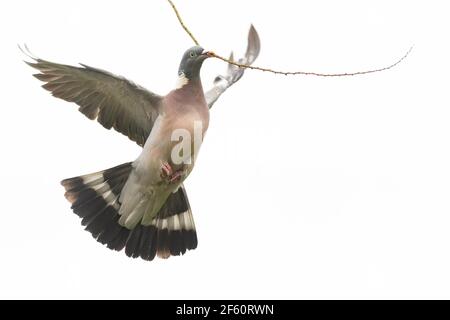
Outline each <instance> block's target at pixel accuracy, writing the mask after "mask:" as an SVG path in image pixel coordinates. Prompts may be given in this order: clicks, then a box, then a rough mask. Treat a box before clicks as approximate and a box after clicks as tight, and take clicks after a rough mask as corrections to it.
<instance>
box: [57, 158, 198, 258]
mask: <svg viewBox="0 0 450 320" xmlns="http://www.w3.org/2000/svg"><path fill="white" fill-rule="evenodd" d="M131 170H132V164H131V163H130V162H129V163H124V164H122V165H119V166H116V167H114V168H110V169H107V170H104V171H100V172H96V173H92V174H88V175H84V176H80V177H75V178H70V179H65V180H63V181H62V182H61V184H62V185H63V186H64V188H65V189H66V193H65V197H66V198H67V200H69V202H71V203H72V210H73V211H74V213H75V214H77V215H78V216H79V217H80V218H81V224H82V225H83V226H85V229H86V230H87V231H89V232H90V233H91V234H92V236H93V237H94V238H95V239H96V240H97V241H98V242H100V243H102V244H105V245H106V246H107V247H108V248H109V249H112V250H116V251H120V250H122V249H124V248H125V254H126V255H127V256H129V257H132V258H137V257H141V258H142V259H144V260H149V261H150V260H153V259H154V258H155V256H158V257H160V258H168V257H170V256H175V255H182V254H184V253H186V251H187V250H192V249H195V248H196V247H197V234H196V231H195V225H194V220H193V217H192V212H191V209H190V206H189V202H188V199H187V195H186V191H185V190H184V187H183V186H181V187H180V188H179V189H178V191H177V192H175V193H172V194H171V195H170V196H169V197H168V199H167V200H166V203H165V204H164V205H163V207H162V208H161V209H160V210H159V212H158V214H157V216H156V218H154V220H153V221H151V224H150V225H147V226H144V225H142V224H138V225H137V226H136V227H134V228H133V229H131V230H130V229H127V228H125V227H123V226H122V225H120V223H119V219H120V215H119V209H120V201H119V197H120V193H121V191H122V189H123V187H124V185H125V183H126V181H127V179H128V176H129V175H130V172H131Z"/></svg>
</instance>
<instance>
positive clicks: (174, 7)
mask: <svg viewBox="0 0 450 320" xmlns="http://www.w3.org/2000/svg"><path fill="white" fill-rule="evenodd" d="M167 1H168V2H169V4H170V5H171V6H172V9H173V11H174V12H175V14H176V16H177V18H178V21H179V22H180V25H181V26H182V27H183V29H184V31H186V33H187V34H188V35H189V36H190V37H191V39H192V40H193V41H194V43H195V44H196V45H199V42H198V41H197V39H195V37H194V35H193V34H192V32H191V31H190V30H189V28H188V27H187V26H186V25H185V24H184V22H183V19H182V18H181V15H180V13H179V12H178V10H177V7H176V6H175V4H174V3H173V2H172V0H167ZM412 49H413V47H411V48H409V50H408V51H407V52H406V53H405V55H404V56H403V57H401V58H400V59H399V60H397V61H396V62H395V63H393V64H391V65H389V66H387V67H382V68H378V69H372V70H364V71H356V72H344V73H319V72H307V71H279V70H273V69H269V68H263V67H257V66H250V65H247V64H242V63H238V62H235V61H232V60H230V59H227V58H224V57H222V56H220V55H218V54H216V53H214V52H210V55H211V56H213V57H215V58H217V59H220V60H222V61H225V62H227V63H229V64H232V65H235V66H237V67H239V68H245V69H252V70H259V71H264V72H271V73H273V74H281V75H285V76H289V75H304V76H317V77H348V76H358V75H363V74H369V73H375V72H381V71H386V70H389V69H392V68H394V67H395V66H397V65H398V64H400V63H401V62H402V61H403V60H405V59H406V57H408V55H409V54H410V53H411V51H412Z"/></svg>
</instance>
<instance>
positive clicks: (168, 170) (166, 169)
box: [161, 162, 173, 179]
mask: <svg viewBox="0 0 450 320" xmlns="http://www.w3.org/2000/svg"><path fill="white" fill-rule="evenodd" d="M172 174H173V170H172V167H171V166H170V164H168V163H167V162H161V178H163V179H165V178H168V177H170V176H171V175H172Z"/></svg>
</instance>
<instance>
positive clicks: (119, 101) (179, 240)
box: [26, 26, 260, 261]
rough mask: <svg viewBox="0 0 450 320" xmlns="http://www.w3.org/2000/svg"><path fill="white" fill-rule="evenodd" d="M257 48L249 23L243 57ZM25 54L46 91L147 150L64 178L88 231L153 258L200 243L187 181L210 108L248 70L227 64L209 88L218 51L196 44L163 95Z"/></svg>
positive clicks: (93, 71) (116, 246) (249, 60)
mask: <svg viewBox="0 0 450 320" xmlns="http://www.w3.org/2000/svg"><path fill="white" fill-rule="evenodd" d="M259 51H260V40H259V36H258V34H257V32H256V30H255V28H254V27H253V26H251V27H250V31H249V35H248V46H247V51H246V54H245V56H244V57H243V58H241V59H239V61H238V62H240V63H243V64H251V63H253V62H254V61H255V59H256V58H257V57H258V55H259ZM27 55H28V56H29V57H30V58H31V59H33V60H34V61H33V62H27V61H26V63H27V64H29V65H30V66H32V67H33V68H36V69H37V70H39V72H40V73H38V74H34V76H35V77H36V78H37V79H39V80H41V81H43V82H45V84H44V85H42V87H43V88H44V89H47V90H48V91H50V92H51V93H52V95H53V96H55V97H57V98H61V99H64V100H66V101H69V102H74V103H76V104H77V105H78V106H79V109H78V110H79V111H80V112H81V113H83V114H84V115H85V116H86V117H88V118H89V119H91V120H95V119H97V121H98V122H99V123H100V124H101V125H102V126H103V127H105V128H107V129H111V128H114V129H115V130H116V131H118V132H120V133H122V134H124V135H126V136H127V137H128V138H129V139H131V140H132V141H134V142H136V143H137V144H138V145H139V146H141V147H142V148H143V149H142V152H141V154H140V155H139V157H138V158H137V159H136V160H134V161H133V162H128V163H124V164H121V165H118V166H116V167H113V168H109V169H106V170H102V171H99V172H95V173H91V174H87V175H82V176H79V177H74V178H69V179H65V180H63V181H62V182H61V184H62V185H63V187H64V188H65V190H66V192H65V197H66V198H67V200H68V201H69V202H70V203H71V204H72V207H71V208H72V210H73V212H74V213H76V214H77V215H78V216H79V217H80V218H81V219H82V220H81V224H82V225H83V226H85V227H86V228H85V229H86V230H87V231H89V232H90V233H91V234H92V236H93V237H94V238H95V239H96V240H97V241H98V242H100V243H102V244H105V245H106V246H107V247H108V248H109V249H113V250H117V251H120V250H122V249H124V248H125V253H126V255H127V256H129V257H133V258H137V257H141V258H142V259H144V260H148V261H151V260H153V259H154V257H155V256H158V257H160V258H164V259H165V258H169V257H170V256H176V255H182V254H184V253H185V252H186V251H187V250H192V249H195V248H196V247H197V234H196V230H195V224H194V219H193V217H192V211H191V208H190V205H189V201H188V198H187V195H186V190H185V187H184V185H183V181H184V180H185V179H186V178H187V176H188V175H189V173H190V172H191V171H192V169H193V167H194V163H195V160H196V158H197V155H198V150H199V146H200V144H201V141H202V139H203V137H204V134H205V133H206V131H207V129H208V123H209V109H210V108H211V107H212V105H213V104H214V103H215V102H216V101H217V99H218V98H219V96H220V95H221V94H222V93H223V92H225V91H226V90H227V89H228V88H229V87H230V86H231V85H233V84H234V83H235V82H237V81H238V80H239V79H240V78H241V77H242V75H243V73H244V69H242V68H239V67H236V66H234V65H231V64H229V66H228V69H227V73H226V74H225V75H223V76H218V77H216V79H215V80H214V84H213V87H212V88H211V89H210V90H209V91H207V92H206V93H204V91H203V88H202V83H201V79H200V69H201V66H202V64H203V62H204V61H205V60H206V59H207V58H209V57H210V56H212V54H211V53H210V52H208V51H205V50H204V49H203V48H202V47H200V46H194V47H192V48H190V49H188V50H187V51H186V52H185V53H184V55H183V57H182V59H181V63H180V66H179V70H178V81H177V85H176V87H175V88H174V89H173V90H172V91H170V92H169V93H168V94H167V95H165V96H161V95H158V94H155V93H153V92H151V91H148V90H146V89H145V88H143V87H141V86H139V85H137V84H135V83H133V82H131V81H129V80H127V79H125V78H123V77H120V76H116V75H114V74H112V73H110V72H107V71H104V70H101V69H97V68H93V67H90V66H87V65H84V64H81V66H82V67H74V66H69V65H62V64H57V63H53V62H49V61H46V60H42V59H39V58H37V57H34V56H33V55H31V54H27ZM230 59H233V54H231V57H230ZM175 132H179V135H176V137H175V138H176V139H174V137H173V136H174V133H175ZM183 134H187V137H191V138H192V136H194V146H192V143H191V142H192V141H190V140H189V141H188V142H189V143H187V144H182V142H185V141H182V140H184V138H186V136H183ZM197 136H199V137H200V139H197V141H196V137H197ZM180 146H181V147H180Z"/></svg>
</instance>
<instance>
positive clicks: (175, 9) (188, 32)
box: [167, 0, 199, 46]
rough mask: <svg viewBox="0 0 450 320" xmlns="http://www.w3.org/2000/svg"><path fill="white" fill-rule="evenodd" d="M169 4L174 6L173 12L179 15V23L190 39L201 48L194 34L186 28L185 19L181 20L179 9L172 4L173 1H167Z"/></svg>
mask: <svg viewBox="0 0 450 320" xmlns="http://www.w3.org/2000/svg"><path fill="white" fill-rule="evenodd" d="M167 1H168V2H169V4H170V5H171V6H172V9H173V11H174V12H175V14H176V15H177V18H178V21H179V22H180V24H181V26H182V27H183V29H184V31H186V33H187V34H188V35H189V37H191V39H192V41H194V43H195V44H196V45H197V46H199V43H198V41H197V39H195V37H194V35H193V34H192V32H191V31H190V30H189V29H188V27H186V25H185V24H184V22H183V19H181V16H180V13H179V12H178V9H177V7H175V4H174V3H173V2H172V0H167Z"/></svg>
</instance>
